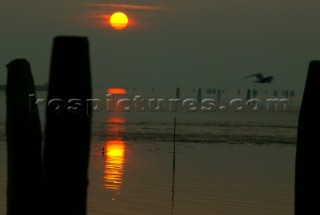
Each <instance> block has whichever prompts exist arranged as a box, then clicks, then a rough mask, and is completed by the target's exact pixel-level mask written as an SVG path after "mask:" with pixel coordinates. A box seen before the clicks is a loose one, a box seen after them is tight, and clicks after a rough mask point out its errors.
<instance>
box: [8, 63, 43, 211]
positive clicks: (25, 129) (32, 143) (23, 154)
mask: <svg viewBox="0 0 320 215" xmlns="http://www.w3.org/2000/svg"><path fill="white" fill-rule="evenodd" d="M7 69H8V79H7V89H6V95H7V123H6V134H7V157H8V182H7V183H8V186H7V215H21V214H23V215H29V214H30V215H32V214H34V215H37V214H41V207H40V199H41V198H40V190H41V174H42V173H41V168H42V167H41V166H42V164H41V162H42V161H41V142H42V135H41V126H40V120H39V113H38V111H37V110H33V111H31V110H30V109H29V105H30V104H31V102H34V100H30V98H33V99H34V98H35V90H34V83H33V78H32V74H31V69H30V65H29V63H28V62H27V61H26V60H25V59H17V60H13V61H11V62H10V63H9V64H8V65H7ZM29 95H33V96H31V97H30V96H29ZM33 105H34V104H33Z"/></svg>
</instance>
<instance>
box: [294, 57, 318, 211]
mask: <svg viewBox="0 0 320 215" xmlns="http://www.w3.org/2000/svg"><path fill="white" fill-rule="evenodd" d="M319 81H320V61H312V62H310V65H309V71H308V76H307V81H306V85H305V90H304V95H303V100H302V105H301V110H300V116H299V126H298V137H297V152H296V177H295V215H311V214H312V215H313V214H320V207H319V203H320V174H319V172H320V135H319V130H320V108H319V105H318V103H317V102H318V100H319V98H320V88H319Z"/></svg>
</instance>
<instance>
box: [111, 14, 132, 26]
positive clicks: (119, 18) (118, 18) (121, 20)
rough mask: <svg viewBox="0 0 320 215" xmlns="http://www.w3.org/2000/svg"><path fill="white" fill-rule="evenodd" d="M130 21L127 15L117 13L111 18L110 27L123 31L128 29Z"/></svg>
mask: <svg viewBox="0 0 320 215" xmlns="http://www.w3.org/2000/svg"><path fill="white" fill-rule="evenodd" d="M128 22H129V19H128V17H127V15H126V14H125V13H122V12H115V13H113V14H112V16H111V17H110V25H111V26H112V27H113V28H114V29H116V30H123V29H125V28H126V27H127V25H128Z"/></svg>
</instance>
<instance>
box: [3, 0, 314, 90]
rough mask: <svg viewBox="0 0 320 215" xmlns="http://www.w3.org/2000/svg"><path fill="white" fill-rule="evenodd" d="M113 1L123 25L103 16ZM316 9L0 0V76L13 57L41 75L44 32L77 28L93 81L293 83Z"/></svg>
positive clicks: (205, 0) (203, 0)
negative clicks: (264, 78)
mask: <svg viewBox="0 0 320 215" xmlns="http://www.w3.org/2000/svg"><path fill="white" fill-rule="evenodd" d="M89 3H90V4H96V5H88V4H89ZM102 3H104V4H106V5H103V4H102ZM111 4H122V5H123V4H125V5H130V6H131V7H129V6H122V7H121V8H119V7H116V6H112V5H111ZM145 6H148V7H145ZM119 9H121V11H123V12H125V13H127V15H128V16H129V20H130V23H129V26H128V27H127V28H126V29H125V30H123V31H116V30H113V29H111V27H110V26H108V25H107V24H105V23H107V19H106V17H107V16H110V14H112V12H115V11H118V10H119ZM319 11H320V1H318V0H299V1H294V0H269V1H266V0H242V1H239V0H197V1H195V0H193V1H191V0H170V1H169V0H162V1H155V0H148V1H146V0H144V1H143V0H140V1H136V0H127V1H125V0H122V1H121V0H118V1H95V2H93V1H90V2H89V1H79V0H77V1H76V0H63V1H62V0H56V1H50V2H49V1H43V0H42V1H40V0H29V1H22V0H21V1H17V0H10V1H8V0H3V1H2V2H1V8H0V26H1V29H0V31H1V32H0V33H1V41H0V47H1V51H0V71H1V72H0V84H3V83H5V81H6V68H5V65H6V64H7V63H8V62H9V61H10V60H12V59H15V58H22V57H23V58H26V59H27V60H29V62H30V63H31V66H32V69H33V73H34V77H35V81H36V83H38V84H41V83H43V82H45V81H47V77H48V73H49V63H50V54H51V46H52V39H53V38H54V36H56V35H80V36H88V37H89V40H90V49H91V50H90V51H91V64H92V75H93V84H94V86H95V87H98V86H100V85H101V84H103V85H105V86H127V85H128V86H145V87H150V86H155V87H176V86H181V87H201V86H203V87H208V86H216V87H225V88H235V87H247V86H254V85H253V84H252V83H251V82H250V81H249V80H243V79H242V77H243V76H245V75H248V74H251V73H263V74H265V75H274V76H275V81H274V83H272V85H270V86H268V87H270V88H281V89H282V88H287V89H302V88H303V86H304V81H305V77H306V72H307V67H308V62H309V61H310V60H313V59H319V58H320V27H319V24H318V22H319V20H320V13H319Z"/></svg>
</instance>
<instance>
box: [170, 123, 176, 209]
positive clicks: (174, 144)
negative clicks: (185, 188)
mask: <svg viewBox="0 0 320 215" xmlns="http://www.w3.org/2000/svg"><path fill="white" fill-rule="evenodd" d="M176 122H177V120H176V118H175V117H174V120H173V159H172V196H171V202H172V206H171V214H173V209H174V187H175V174H176V124H177V123H176Z"/></svg>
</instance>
